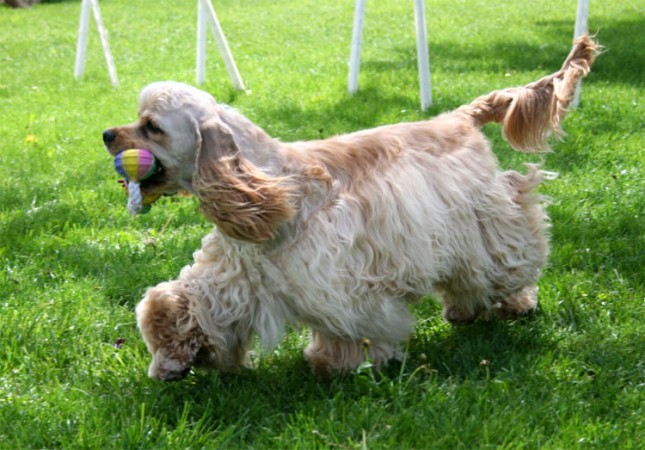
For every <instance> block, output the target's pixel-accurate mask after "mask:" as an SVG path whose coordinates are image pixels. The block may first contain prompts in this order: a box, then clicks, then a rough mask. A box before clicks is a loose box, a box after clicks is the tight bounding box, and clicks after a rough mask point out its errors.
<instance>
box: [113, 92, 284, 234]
mask: <svg viewBox="0 0 645 450" xmlns="http://www.w3.org/2000/svg"><path fill="white" fill-rule="evenodd" d="M103 141H104V143H105V147H106V148H107V150H108V152H109V153H110V154H111V155H113V156H116V155H117V154H118V153H120V152H122V151H123V150H127V149H130V148H142V149H146V150H149V151H150V152H152V154H153V155H154V156H155V157H156V158H157V160H158V161H159V165H160V169H159V170H158V171H157V172H156V173H155V174H154V175H152V176H151V177H149V178H147V179H145V180H143V181H142V182H141V193H142V195H143V197H144V198H146V197H147V198H158V197H159V196H160V195H162V194H173V193H175V192H177V191H179V190H182V189H184V190H187V191H189V192H192V193H194V194H196V195H197V196H198V197H199V200H200V204H201V210H202V212H203V213H204V215H205V216H206V217H207V218H208V219H210V220H212V221H213V222H215V223H216V224H217V225H218V228H219V229H220V231H221V232H222V233H224V234H227V235H229V236H231V237H233V238H235V239H240V240H245V241H250V242H262V241H266V240H269V239H272V238H273V237H275V235H276V232H277V226H278V224H279V223H280V222H282V221H284V220H288V219H289V218H290V217H291V216H292V215H293V206H292V203H291V201H290V198H289V196H290V188H289V187H288V186H287V183H286V179H285V178H280V177H277V178H276V177H274V176H271V175H269V174H268V173H267V171H266V168H265V169H259V168H258V167H257V166H256V164H255V163H253V162H252V161H251V159H255V158H257V159H259V160H261V161H259V163H260V164H263V165H265V166H267V165H269V166H270V165H271V161H270V160H271V158H275V155H274V154H273V153H272V152H270V151H267V147H269V146H270V143H271V141H272V140H271V138H270V137H269V136H268V135H266V134H265V133H264V132H263V131H262V130H261V129H259V128H258V127H255V126H254V125H253V124H251V122H249V121H248V120H247V119H245V118H244V117H243V116H242V115H241V114H239V113H236V112H235V111H233V110H231V109H230V108H227V107H225V106H221V105H218V104H217V103H216V102H215V100H214V99H213V97H212V96H211V95H209V94H208V93H206V92H204V91H201V90H199V89H197V88H194V87H192V86H188V85H185V84H182V83H176V82H170V81H166V82H158V83H152V84H150V85H148V86H147V87H146V88H144V89H143V91H141V95H140V97H139V119H138V120H137V121H136V122H134V123H132V124H129V125H124V126H120V127H115V128H110V129H108V130H105V131H104V132H103Z"/></svg>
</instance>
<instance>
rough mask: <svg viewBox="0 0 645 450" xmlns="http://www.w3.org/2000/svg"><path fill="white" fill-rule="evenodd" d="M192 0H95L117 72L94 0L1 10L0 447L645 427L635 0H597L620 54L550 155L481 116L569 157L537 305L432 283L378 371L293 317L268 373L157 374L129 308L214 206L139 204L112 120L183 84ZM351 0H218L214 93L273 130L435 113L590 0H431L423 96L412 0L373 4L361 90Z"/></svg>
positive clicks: (378, 443)
mask: <svg viewBox="0 0 645 450" xmlns="http://www.w3.org/2000/svg"><path fill="white" fill-rule="evenodd" d="M195 3H196V2H189V1H168V0H155V1H151V0H142V1H136V2H133V1H130V0H104V1H101V9H102V12H103V18H104V21H105V24H106V26H107V28H108V30H109V37H110V45H111V48H112V51H113V53H114V59H115V62H116V65H117V70H118V75H119V78H120V81H121V84H120V86H119V87H118V88H116V89H115V88H113V87H112V86H111V84H110V81H109V77H108V73H107V70H106V66H105V62H104V60H103V55H102V52H101V46H100V42H99V39H98V33H96V27H95V24H94V22H92V24H91V27H90V41H89V46H88V54H87V68H86V72H85V75H84V76H83V77H82V79H80V80H76V79H74V77H73V75H72V74H73V67H74V57H75V50H76V36H77V30H78V21H79V16H80V2H79V1H50V2H45V3H43V4H41V5H37V6H35V7H34V8H32V9H30V10H14V9H10V8H7V7H5V6H2V5H0V118H1V120H0V448H3V449H4V448H7V449H8V448H172V449H175V448H254V449H257V448H289V449H291V448H294V449H305V448H306V449H308V448H347V449H351V448H361V449H362V448H370V449H379V448H380V449H390V448H402V449H407V448H417V449H431V448H432V449H434V448H436V449H476V448H513V449H517V448H522V449H524V448H526V449H537V448H547V449H569V448H580V449H585V448H599V449H609V448H612V449H613V448H619V449H637V448H643V442H645V436H644V434H645V433H644V431H643V430H645V420H644V419H645V407H644V403H645V396H644V393H643V386H645V335H644V323H645V314H644V311H645V307H644V300H645V181H644V176H645V172H644V170H645V150H644V144H643V120H644V118H645V108H644V106H643V101H644V100H645V97H644V92H645V90H644V88H643V84H644V78H643V77H644V75H643V74H645V50H644V49H645V31H644V30H645V0H636V1H629V2H628V1H613V2H591V9H590V19H589V24H590V29H591V30H592V31H594V32H597V38H598V40H599V41H600V42H601V43H602V44H603V45H604V46H605V48H606V53H605V54H604V55H602V56H601V57H599V59H598V60H597V62H596V65H595V66H594V68H593V71H592V74H591V75H590V77H589V78H587V79H586V80H585V81H584V83H583V91H582V99H581V104H580V107H579V109H578V110H576V111H574V112H573V113H572V114H571V115H570V116H569V117H568V118H567V119H566V121H565V124H564V127H565V129H566V131H567V132H568V136H567V137H565V139H564V140H563V141H560V142H554V143H553V146H552V147H553V150H554V152H553V153H548V154H545V155H542V156H536V155H524V154H520V153H517V152H514V151H513V150H511V149H510V147H509V146H508V145H507V144H506V143H505V142H504V141H503V140H502V138H501V136H500V129H499V127H498V126H497V125H488V126H486V128H485V132H486V133H487V134H488V135H489V136H490V137H491V139H492V140H493V141H494V145H495V147H496V153H497V155H498V156H499V159H500V162H501V165H502V167H504V168H513V167H514V168H518V169H522V167H523V164H524V163H526V162H535V161H540V160H541V159H543V160H544V163H545V166H546V168H547V169H549V170H553V171H556V172H558V173H559V178H557V179H556V180H554V181H550V182H548V183H546V184H545V185H543V187H542V188H541V191H542V192H543V193H544V194H545V195H548V196H550V197H551V198H552V199H553V204H552V205H551V206H550V209H549V211H550V214H551V217H552V221H553V227H552V243H553V245H552V247H553V249H552V252H551V256H550V262H549V265H548V267H547V268H546V270H545V273H544V276H543V278H542V279H541V281H540V285H539V286H540V309H539V310H538V312H537V313H536V314H535V315H533V317H531V318H529V319H527V320H521V321H517V322H510V323H502V322H493V323H477V324H474V325H472V326H468V327H459V328H455V327H452V326H450V325H448V324H446V323H444V322H443V321H442V320H441V318H440V308H439V306H437V304H436V303H435V302H433V301H432V300H431V299H428V300H427V301H426V302H423V303H421V304H419V305H417V306H415V307H414V308H415V314H416V315H417V316H418V318H419V321H418V324H417V327H416V330H415V333H414V334H413V335H412V336H411V338H410V340H409V341H408V343H407V353H406V359H405V361H404V362H403V363H401V364H392V365H390V366H389V367H387V368H386V369H385V370H384V371H383V372H381V373H372V372H371V371H366V370H359V371H357V372H356V373H352V374H348V375H344V376H338V377H334V378H331V379H328V380H321V379H316V378H315V377H314V376H313V375H312V374H311V373H310V371H309V368H308V367H307V365H306V363H305V362H304V360H303V358H302V356H301V353H302V350H303V348H304V346H305V342H306V339H307V331H306V330H300V331H293V332H291V333H290V334H289V335H288V337H287V338H286V339H285V340H284V341H283V342H282V343H281V344H280V345H279V346H278V347H277V348H276V349H274V350H272V351H268V352H265V353H264V354H262V355H261V357H260V358H259V359H258V360H257V362H256V365H257V367H256V369H255V370H252V371H248V372H245V373H242V374H240V375H222V374H218V373H195V374H192V375H190V376H189V377H188V378H187V379H186V380H185V381H183V382H179V383H172V384H163V383H160V382H156V381H153V380H150V379H148V377H147V374H146V370H147V365H148V363H149V356H148V353H147V350H146V348H145V345H144V343H143V341H142V340H141V338H140V336H139V333H138V331H137V329H136V324H135V317H134V306H135V305H136V304H137V302H138V301H139V299H140V298H141V295H142V293H143V291H144V289H145V288H146V287H147V286H151V285H154V284H156V283H158V282H160V281H164V280H168V279H171V278H174V277H175V276H176V275H177V274H178V272H179V270H180V269H181V267H183V266H184V265H186V264H189V263H190V262H191V261H192V252H193V251H194V250H195V249H197V248H198V247H199V245H200V240H201V237H202V236H204V235H205V234H206V233H207V232H208V231H209V230H210V229H211V228H212V225H210V224H209V223H208V222H206V220H205V219H204V218H203V217H202V216H201V215H200V214H199V213H198V210H197V202H196V200H195V199H194V198H185V197H174V198H167V199H163V200H161V201H160V202H158V203H157V204H156V205H155V207H154V208H153V210H152V211H151V212H150V213H149V214H147V215H145V216H139V217H136V218H131V217H130V216H129V215H128V213H127V211H126V209H125V197H124V196H123V194H122V192H121V189H120V187H119V186H118V184H117V182H116V180H117V178H118V176H117V175H116V173H115V172H114V171H113V168H112V160H111V158H110V156H109V155H108V154H107V152H105V150H104V149H103V145H102V141H101V133H102V131H103V129H105V128H108V127H111V126H114V125H118V124H123V123H126V122H130V121H133V120H135V118H136V99H137V94H138V92H139V90H140V89H141V88H142V87H143V86H144V85H146V84H147V83H149V82H152V81H156V80H161V79H175V80H178V81H184V82H188V83H194V79H195V75H194V72H195V23H196V9H197V8H196V5H195ZM353 3H354V2H352V1H350V0H344V1H341V0H327V1H314V0H299V1H296V0H289V1H287V0H221V1H219V0H218V1H217V2H214V4H215V7H216V9H217V13H218V16H219V19H220V21H221V24H222V27H223V28H224V31H225V33H226V35H227V38H228V40H229V44H230V47H231V50H232V52H233V54H234V56H235V58H236V61H237V64H238V67H239V70H240V73H241V75H242V77H243V79H244V82H245V83H246V85H247V89H248V91H247V92H246V93H242V92H236V91H235V90H234V89H233V88H232V86H231V83H230V81H229V79H228V76H227V74H226V70H225V67H224V65H223V62H222V59H221V58H220V56H219V53H218V52H217V48H216V45H215V42H214V40H213V39H212V38H210V37H209V43H208V49H209V52H208V61H207V82H206V84H205V86H204V88H205V89H206V90H208V91H209V92H211V93H213V95H214V96H215V97H216V98H218V99H219V100H220V101H221V102H224V103H229V104H231V105H233V106H235V107H236V108H238V109H239V110H241V111H242V112H243V113H244V114H245V115H247V116H248V117H249V118H250V119H252V120H253V121H254V122H256V123H257V124H258V125H260V126H262V127H263V128H265V130H267V131H268V132H269V133H270V134H272V135H274V136H278V137H280V138H282V139H283V140H298V139H309V138H317V137H321V136H322V137H325V136H330V135H334V134H338V133H344V132H350V131H354V130H358V129H361V128H367V127H373V126H377V125H381V124H386V123H395V122H400V121H412V120H420V119H424V118H426V117H430V116H433V115H436V114H438V113H440V112H442V111H446V110H450V109H453V108H455V107H457V106H459V105H461V104H463V103H466V102H469V101H470V100H472V99H473V98H475V97H476V96H478V95H480V94H485V93H487V92H489V91H490V90H493V89H499V88H504V87H509V86H512V85H519V84H525V83H527V82H530V81H533V80H535V79H537V78H539V77H542V76H543V75H546V74H548V73H550V72H553V71H555V70H557V69H558V68H559V67H560V64H561V62H562V61H563V59H564V57H565V56H566V54H567V53H568V51H569V49H570V45H571V40H572V34H573V27H574V24H573V22H574V18H575V13H576V3H577V2H576V1H575V0H544V1H540V2H531V1H526V0H520V1H509V0H503V1H499V2H486V1H482V0H460V1H455V0H450V1H448V0H438V1H432V2H427V22H428V32H429V49H430V62H431V67H432V82H433V97H434V105H433V106H432V108H431V109H430V110H429V111H427V112H425V113H424V112H421V111H420V110H419V93H418V83H417V71H416V49H415V41H414V28H413V24H414V20H413V5H412V2H411V1H404V0H382V1H379V2H375V1H374V2H371V1H370V2H367V14H366V21H365V34H364V46H363V60H362V61H363V64H362V68H361V74H360V91H359V92H358V93H357V94H356V95H355V96H351V97H350V96H349V95H348V94H347V92H346V79H347V68H348V64H347V62H348V58H349V47H350V40H351V31H352V30H351V27H352V18H353ZM117 339H121V340H123V341H122V346H120V348H117V346H116V345H115V344H116V342H117Z"/></svg>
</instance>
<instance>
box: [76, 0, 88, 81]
mask: <svg viewBox="0 0 645 450" xmlns="http://www.w3.org/2000/svg"><path fill="white" fill-rule="evenodd" d="M90 8H91V5H90V0H83V3H82V4H81V20H80V25H79V26H78V40H77V42H76V62H75V64H74V76H75V77H76V78H80V77H81V76H82V75H83V72H84V70H85V54H86V52H87V32H88V30H89V24H90Z"/></svg>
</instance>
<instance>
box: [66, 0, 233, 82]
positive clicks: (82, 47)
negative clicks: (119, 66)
mask: <svg viewBox="0 0 645 450" xmlns="http://www.w3.org/2000/svg"><path fill="white" fill-rule="evenodd" d="M90 9H91V10H92V11H93V12H94V21H95V22H96V25H97V28H98V31H99V36H100V38H101V44H102V46H103V54H104V56H105V62H106V63H107V66H108V72H109V73H110V79H111V80H112V85H113V86H114V87H117V86H118V85H119V80H118V78H117V75H116V66H115V65H114V60H113V58H112V53H111V52H110V45H109V43H108V37H107V31H106V29H105V26H104V25H103V19H102V17H101V10H100V8H99V4H98V0H83V3H82V6H81V21H80V26H79V29H78V43H77V47H76V64H75V66H74V76H75V77H76V78H80V77H81V76H82V75H83V71H84V69H85V54H86V51H87V34H88V30H89V22H90ZM206 23H208V24H209V25H210V28H211V31H212V32H213V37H214V38H215V42H216V43H217V46H218V47H219V51H220V53H221V55H222V58H223V59H224V65H225V66H226V70H227V72H228V75H229V77H230V79H231V82H232V83H233V87H235V89H238V90H244V89H245V88H244V82H243V81H242V77H240V73H239V71H238V70H237V66H236V65H235V60H234V59H233V55H232V54H231V50H230V48H229V46H228V43H227V42H226V38H225V37H224V32H223V31H222V27H221V26H220V24H219V21H218V20H217V15H216V14H215V9H214V8H213V5H212V3H211V1H210V0H197V67H196V78H197V83H198V84H203V83H204V80H205V79H206Z"/></svg>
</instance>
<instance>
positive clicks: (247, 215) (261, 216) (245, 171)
mask: <svg viewBox="0 0 645 450" xmlns="http://www.w3.org/2000/svg"><path fill="white" fill-rule="evenodd" d="M200 134H201V142H200V145H199V149H198V155H197V168H196V171H195V177H194V180H193V186H194V188H195V191H196V193H197V196H198V197H199V200H200V207H201V210H202V213H203V214H204V215H205V216H206V217H207V218H208V219H210V220H212V221H213V222H215V224H217V226H218V227H219V229H220V231H221V232H222V233H224V234H226V235H228V236H230V237H232V238H235V239H240V240H244V241H250V242H256V243H259V242H263V241H266V240H269V239H272V238H273V237H275V235H276V231H277V227H278V224H279V223H280V222H282V221H285V220H288V219H289V218H291V216H292V215H293V207H292V205H291V201H290V199H289V188H288V187H287V185H286V184H285V179H282V178H273V177H270V176H268V175H267V174H265V173H264V172H262V171H260V170H259V169H258V168H256V167H255V166H254V165H253V164H252V163H251V162H250V161H248V160H247V159H245V158H244V157H243V156H242V154H241V152H240V149H239V147H238V145H237V142H236V141H235V136H234V135H233V132H232V131H231V129H230V128H229V127H228V126H226V125H225V124H224V123H222V122H221V121H219V120H214V119H212V120H209V121H207V122H206V123H204V124H202V125H201V126H200Z"/></svg>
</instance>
